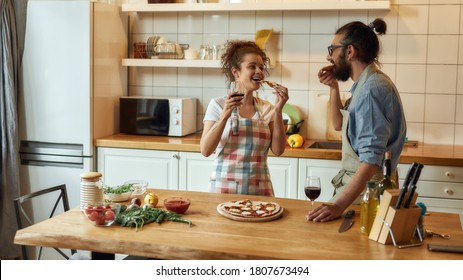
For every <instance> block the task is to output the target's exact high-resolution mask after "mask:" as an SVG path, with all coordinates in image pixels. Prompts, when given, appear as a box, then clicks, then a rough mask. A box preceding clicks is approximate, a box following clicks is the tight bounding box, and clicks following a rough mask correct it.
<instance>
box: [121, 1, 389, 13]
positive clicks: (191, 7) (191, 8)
mask: <svg viewBox="0 0 463 280" xmlns="http://www.w3.org/2000/svg"><path fill="white" fill-rule="evenodd" d="M389 9H390V1H341V2H333V1H322V0H320V1H317V2H298V3H287V2H284V1H282V2H281V3H193V4H184V3H175V4H148V3H146V4H122V11H123V12H209V11H211V12H214V11H290V10H389Z"/></svg>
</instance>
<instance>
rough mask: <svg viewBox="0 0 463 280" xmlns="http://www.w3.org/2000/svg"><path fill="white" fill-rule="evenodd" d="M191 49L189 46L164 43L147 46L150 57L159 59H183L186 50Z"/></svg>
mask: <svg viewBox="0 0 463 280" xmlns="http://www.w3.org/2000/svg"><path fill="white" fill-rule="evenodd" d="M188 48H189V45H188V44H177V43H164V44H150V43H148V44H147V45H146V53H147V55H148V57H151V58H158V59H183V58H184V56H185V52H184V51H185V50H186V49H188Z"/></svg>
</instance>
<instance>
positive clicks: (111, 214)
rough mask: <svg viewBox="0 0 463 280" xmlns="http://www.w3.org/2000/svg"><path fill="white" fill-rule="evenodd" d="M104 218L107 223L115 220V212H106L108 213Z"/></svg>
mask: <svg viewBox="0 0 463 280" xmlns="http://www.w3.org/2000/svg"><path fill="white" fill-rule="evenodd" d="M104 218H105V220H106V221H112V220H114V212H113V210H106V213H105V214H104Z"/></svg>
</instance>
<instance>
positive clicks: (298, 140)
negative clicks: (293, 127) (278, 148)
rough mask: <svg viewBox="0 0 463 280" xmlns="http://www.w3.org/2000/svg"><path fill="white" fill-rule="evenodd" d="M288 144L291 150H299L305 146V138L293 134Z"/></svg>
mask: <svg viewBox="0 0 463 280" xmlns="http://www.w3.org/2000/svg"><path fill="white" fill-rule="evenodd" d="M288 144H289V146H290V147H291V148H299V147H302V144H304V137H302V136H301V135H299V134H292V135H290V136H289V137H288Z"/></svg>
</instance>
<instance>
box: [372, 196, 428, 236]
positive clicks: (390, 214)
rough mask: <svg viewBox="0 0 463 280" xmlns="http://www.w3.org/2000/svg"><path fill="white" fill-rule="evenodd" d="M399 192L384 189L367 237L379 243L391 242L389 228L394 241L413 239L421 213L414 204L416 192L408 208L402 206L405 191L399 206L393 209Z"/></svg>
mask: <svg viewBox="0 0 463 280" xmlns="http://www.w3.org/2000/svg"><path fill="white" fill-rule="evenodd" d="M399 194H400V190H399V189H394V190H386V191H384V193H383V197H382V198H381V203H380V205H379V209H378V212H377V213H376V218H375V221H374V222H373V226H372V228H371V231H370V236H369V238H370V239H371V240H374V241H377V242H379V243H381V244H392V243H393V242H392V236H391V231H390V229H391V230H392V233H393V235H394V240H395V242H396V243H404V242H410V241H411V240H412V239H413V236H414V234H415V231H416V226H417V224H418V221H419V218H420V214H421V208H420V207H417V206H416V205H415V202H416V199H417V197H418V194H417V193H416V192H415V193H414V195H413V198H412V200H411V202H410V208H403V203H404V202H405V200H406V199H405V198H406V197H407V194H408V193H407V194H406V195H405V198H404V199H403V201H402V205H401V208H399V209H395V204H396V202H397V199H398V198H399ZM389 228H390V229H389Z"/></svg>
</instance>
